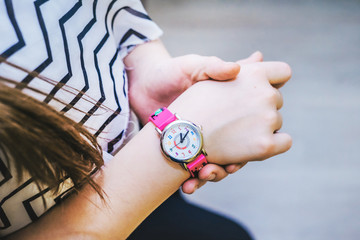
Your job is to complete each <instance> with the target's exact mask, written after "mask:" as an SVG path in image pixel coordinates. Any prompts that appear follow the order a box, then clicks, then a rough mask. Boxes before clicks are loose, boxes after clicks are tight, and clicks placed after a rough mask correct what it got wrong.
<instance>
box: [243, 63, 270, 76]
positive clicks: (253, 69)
mask: <svg viewBox="0 0 360 240" xmlns="http://www.w3.org/2000/svg"><path fill="white" fill-rule="evenodd" d="M243 69H244V68H243ZM245 69H246V71H247V73H248V74H249V75H265V69H264V68H263V67H261V66H260V65H258V64H249V65H245Z"/></svg>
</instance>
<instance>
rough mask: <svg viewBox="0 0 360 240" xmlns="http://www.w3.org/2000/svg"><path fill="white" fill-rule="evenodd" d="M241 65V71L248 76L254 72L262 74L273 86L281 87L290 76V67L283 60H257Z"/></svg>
mask: <svg viewBox="0 0 360 240" xmlns="http://www.w3.org/2000/svg"><path fill="white" fill-rule="evenodd" d="M242 67H243V70H242V71H241V73H246V74H248V75H249V76H252V75H253V74H254V73H256V74H263V75H264V77H265V78H266V79H267V80H268V82H269V83H270V84H271V85H272V86H273V87H275V88H279V87H281V86H282V85H284V84H285V83H286V82H287V81H288V80H289V79H290V78H291V68H290V66H289V65H288V64H287V63H284V62H259V63H254V64H246V65H243V66H242ZM241 73H240V74H241Z"/></svg>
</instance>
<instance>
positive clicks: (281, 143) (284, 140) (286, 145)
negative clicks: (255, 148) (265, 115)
mask: <svg viewBox="0 0 360 240" xmlns="http://www.w3.org/2000/svg"><path fill="white" fill-rule="evenodd" d="M273 138H274V142H275V144H274V146H275V147H274V155H277V154H280V153H284V152H286V151H288V150H289V149H290V148H291V146H292V138H291V136H290V135H289V134H287V133H282V132H276V133H274V135H273Z"/></svg>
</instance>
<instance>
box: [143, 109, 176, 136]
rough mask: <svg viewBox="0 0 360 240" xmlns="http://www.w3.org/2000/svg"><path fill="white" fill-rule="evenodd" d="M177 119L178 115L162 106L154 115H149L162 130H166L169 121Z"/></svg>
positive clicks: (150, 119)
mask: <svg viewBox="0 0 360 240" xmlns="http://www.w3.org/2000/svg"><path fill="white" fill-rule="evenodd" d="M175 120H176V116H175V115H174V114H172V113H171V112H170V111H169V110H168V109H167V108H160V109H158V110H157V111H156V112H155V113H154V114H153V115H151V116H150V117H149V121H151V122H152V123H153V124H154V125H155V126H156V127H158V128H159V129H160V130H161V131H162V130H164V128H165V127H166V126H167V125H168V124H169V123H171V122H173V121H175Z"/></svg>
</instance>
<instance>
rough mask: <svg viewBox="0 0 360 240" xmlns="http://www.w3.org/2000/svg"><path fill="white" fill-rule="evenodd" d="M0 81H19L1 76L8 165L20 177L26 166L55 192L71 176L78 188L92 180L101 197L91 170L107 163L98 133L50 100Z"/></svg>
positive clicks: (0, 147)
mask: <svg viewBox="0 0 360 240" xmlns="http://www.w3.org/2000/svg"><path fill="white" fill-rule="evenodd" d="M1 82H4V83H5V82H7V83H9V82H11V83H16V82H15V81H13V80H9V79H7V78H4V77H1V76H0V151H1V152H2V153H3V155H4V156H5V159H6V161H7V164H8V166H9V168H10V167H13V168H15V169H16V172H17V175H18V176H19V178H22V176H23V173H24V171H26V172H28V173H29V174H30V175H31V176H32V177H33V179H34V180H35V182H36V183H37V184H38V185H45V186H49V187H50V188H53V190H54V193H56V192H58V191H59V183H60V182H61V181H62V180H63V179H64V178H66V177H69V178H70V179H71V181H72V182H73V184H74V187H75V189H79V188H81V186H82V185H83V184H84V183H88V184H90V185H91V187H92V188H93V189H94V190H95V191H96V192H97V193H98V194H99V195H100V196H101V198H103V192H102V189H101V187H100V186H99V185H98V184H97V183H96V182H95V181H94V180H93V179H92V178H91V176H90V175H91V173H93V172H94V171H96V170H99V169H100V168H101V166H102V165H103V164H104V162H103V158H102V151H101V147H100V146H99V144H98V143H97V141H96V139H95V137H94V136H93V135H92V134H91V133H89V132H88V131H87V130H86V129H85V128H84V127H83V126H81V125H80V124H77V123H75V122H74V121H72V120H71V119H69V118H67V117H66V116H64V115H63V114H61V113H59V112H57V111H56V110H54V109H52V108H51V107H50V106H49V105H47V104H45V103H43V102H40V101H38V100H36V99H34V98H32V97H30V96H28V95H26V94H24V93H23V92H22V91H21V90H19V89H16V88H12V87H9V86H7V85H5V84H2V83H1ZM37 92H39V91H38V90H37Z"/></svg>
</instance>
